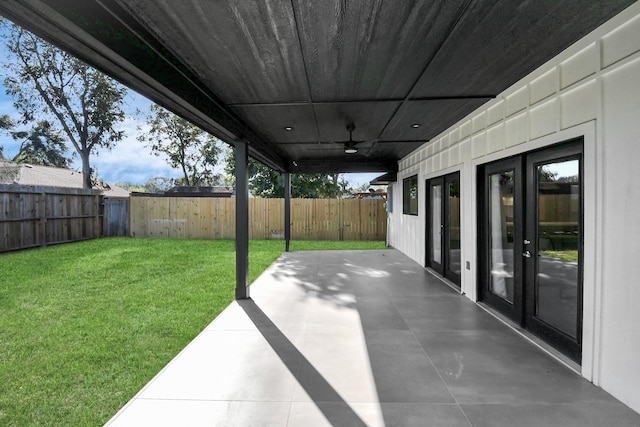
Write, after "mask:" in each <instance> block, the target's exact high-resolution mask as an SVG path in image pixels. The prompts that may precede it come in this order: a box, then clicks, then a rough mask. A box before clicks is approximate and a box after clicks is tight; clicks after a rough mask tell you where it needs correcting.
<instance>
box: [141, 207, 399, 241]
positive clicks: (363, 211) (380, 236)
mask: <svg viewBox="0 0 640 427" xmlns="http://www.w3.org/2000/svg"><path fill="white" fill-rule="evenodd" d="M235 207H236V203H235V199H229V198H209V197H206V198H203V197H132V198H131V199H130V215H131V235H132V236H136V237H180V238H202V239H234V238H235ZM386 235H387V212H386V211H385V207H384V200H366V199H360V200H358V199H292V200H291V238H292V239H293V240H385V239H386ZM249 238H250V239H283V238H284V199H249Z"/></svg>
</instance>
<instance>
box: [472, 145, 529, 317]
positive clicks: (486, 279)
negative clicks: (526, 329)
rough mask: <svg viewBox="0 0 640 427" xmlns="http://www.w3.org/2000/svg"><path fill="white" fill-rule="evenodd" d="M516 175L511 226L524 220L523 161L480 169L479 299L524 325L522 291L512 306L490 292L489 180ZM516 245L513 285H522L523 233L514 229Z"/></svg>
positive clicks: (516, 159) (518, 288) (518, 290)
mask: <svg viewBox="0 0 640 427" xmlns="http://www.w3.org/2000/svg"><path fill="white" fill-rule="evenodd" d="M509 171H513V182H514V185H513V220H512V224H521V223H522V220H523V200H522V186H521V184H522V160H521V158H520V156H517V157H510V158H506V159H502V160H499V161H497V162H493V163H490V164H486V165H482V166H481V167H479V168H478V199H477V200H478V213H479V215H478V258H479V259H478V264H477V265H478V291H479V299H480V300H482V301H485V302H487V303H488V304H490V305H491V306H493V307H495V308H496V309H497V310H498V311H500V312H501V313H503V314H504V315H505V316H507V317H509V318H510V319H512V320H513V321H515V322H517V323H518V324H522V321H523V312H524V310H523V298H522V287H521V286H514V294H513V302H509V301H507V300H505V299H502V298H500V297H499V296H497V295H494V294H493V293H492V292H491V291H490V284H491V269H490V268H489V265H488V264H489V260H490V258H489V254H490V253H491V239H490V236H489V230H490V229H491V217H490V206H489V203H488V200H489V197H490V187H489V185H488V183H489V177H490V176H491V175H495V174H499V173H502V172H509ZM511 239H512V241H513V270H514V271H513V281H514V283H521V282H522V263H521V262H519V260H520V257H521V256H522V231H521V230H519V229H518V228H517V227H512V236H511Z"/></svg>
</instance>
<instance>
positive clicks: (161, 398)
mask: <svg viewBox="0 0 640 427" xmlns="http://www.w3.org/2000/svg"><path fill="white" fill-rule="evenodd" d="M133 400H146V401H150V402H152V401H158V402H164V401H170V402H174V401H175V402H244V403H246V402H251V403H293V402H295V400H292V399H284V400H278V399H273V400H264V399H237V398H234V399H202V398H186V397H136V398H134V399H133Z"/></svg>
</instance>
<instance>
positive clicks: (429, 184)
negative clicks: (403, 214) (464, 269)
mask: <svg viewBox="0 0 640 427" xmlns="http://www.w3.org/2000/svg"><path fill="white" fill-rule="evenodd" d="M438 185H439V186H440V188H441V189H442V190H441V193H440V199H441V200H440V221H441V224H442V226H441V227H440V230H434V229H433V214H432V213H433V208H432V206H431V197H432V188H433V187H435V186H438ZM425 188H426V191H427V194H426V197H425V199H426V204H427V206H426V209H425V212H426V213H427V215H426V218H427V227H426V230H427V250H426V255H427V259H426V265H427V267H429V268H431V269H432V270H434V271H436V272H438V274H440V275H444V265H445V261H444V259H445V250H444V244H445V238H444V230H445V228H446V227H445V225H444V224H445V216H444V205H445V185H444V177H438V178H432V179H428V180H426V185H425ZM435 233H438V235H439V236H440V239H439V240H440V253H441V256H440V262H437V261H436V260H434V259H433V257H434V248H433V244H432V243H433V239H432V236H434V235H435Z"/></svg>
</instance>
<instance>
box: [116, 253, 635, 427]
mask: <svg viewBox="0 0 640 427" xmlns="http://www.w3.org/2000/svg"><path fill="white" fill-rule="evenodd" d="M251 295H252V297H251V299H246V300H239V301H236V302H234V303H232V304H231V305H230V306H229V307H228V308H227V309H226V310H225V311H224V312H223V313H222V314H221V315H220V316H219V317H218V318H217V319H215V320H214V321H213V322H212V323H211V324H210V325H209V326H208V327H207V328H206V329H205V330H204V331H203V332H202V333H201V334H200V335H199V336H198V337H197V338H196V339H195V340H194V341H193V342H192V343H191V344H190V345H189V346H187V347H186V348H185V349H184V351H182V352H181V353H180V354H179V355H178V356H177V357H176V358H175V359H174V360H173V361H172V362H171V363H170V364H169V365H168V366H167V367H166V368H165V369H164V370H163V371H161V372H160V373H159V374H158V375H157V376H156V377H155V378H154V379H153V380H152V381H151V382H150V383H149V384H148V385H147V386H146V387H145V388H144V389H142V390H141V391H140V393H138V395H137V396H135V397H134V398H133V399H132V400H131V401H130V402H129V403H128V404H127V405H126V406H125V407H124V408H123V409H122V410H121V411H120V412H119V413H118V414H116V415H115V416H114V417H113V418H112V419H111V421H110V422H109V423H108V424H107V425H109V426H111V427H116V426H118V427H121V426H141V425H153V426H174V425H188V426H226V425H229V426H231V425H233V426H239V425H251V426H267V425H268V426H325V425H334V426H365V425H367V426H425V425H428V426H474V427H478V426H491V427H498V426H514V425H519V426H522V427H526V426H581V427H583V426H603V425H607V426H638V425H640V415H638V414H637V413H635V412H634V411H632V410H631V409H629V408H628V407H627V406H625V405H623V404H622V403H620V402H618V401H617V400H615V399H614V398H612V397H611V396H610V395H609V394H607V393H606V392H604V391H603V390H602V389H600V388H598V387H596V386H594V385H593V384H591V383H589V382H588V381H586V380H584V379H583V378H581V377H580V375H579V374H578V373H577V372H575V371H574V370H572V369H571V368H570V367H569V366H568V365H565V364H563V363H562V362H560V361H559V360H558V359H556V358H554V357H553V356H551V355H550V354H549V353H547V352H545V351H543V350H542V349H540V348H539V347H538V346H537V345H536V344H534V343H533V342H532V341H530V340H528V339H527V338H526V337H524V336H523V335H522V334H521V333H520V332H518V331H516V330H514V329H513V328H512V327H510V326H508V325H506V324H505V323H503V322H502V321H500V320H498V319H497V318H496V317H494V316H493V315H492V314H490V313H488V312H487V311H485V310H484V309H483V308H482V307H481V306H479V305H477V304H475V303H473V302H472V301H470V300H468V299H467V298H465V297H464V296H462V295H460V294H459V292H457V291H455V290H454V289H453V288H451V287H449V285H448V284H447V283H445V282H444V281H443V280H442V279H440V278H438V277H436V276H434V275H432V274H431V273H429V272H428V271H426V270H425V269H424V268H423V267H421V266H420V265H418V264H417V263H415V262H414V261H412V260H411V259H409V258H408V257H406V256H405V255H403V254H402V253H400V252H398V251H396V250H392V249H391V250H376V251H324V252H289V253H286V254H284V255H283V256H282V257H281V258H280V259H278V260H277V261H276V262H275V263H274V264H273V265H272V266H271V267H270V268H269V269H267V271H265V273H264V274H263V275H262V276H261V277H260V278H258V279H257V280H256V282H254V284H253V285H252V286H251Z"/></svg>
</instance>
